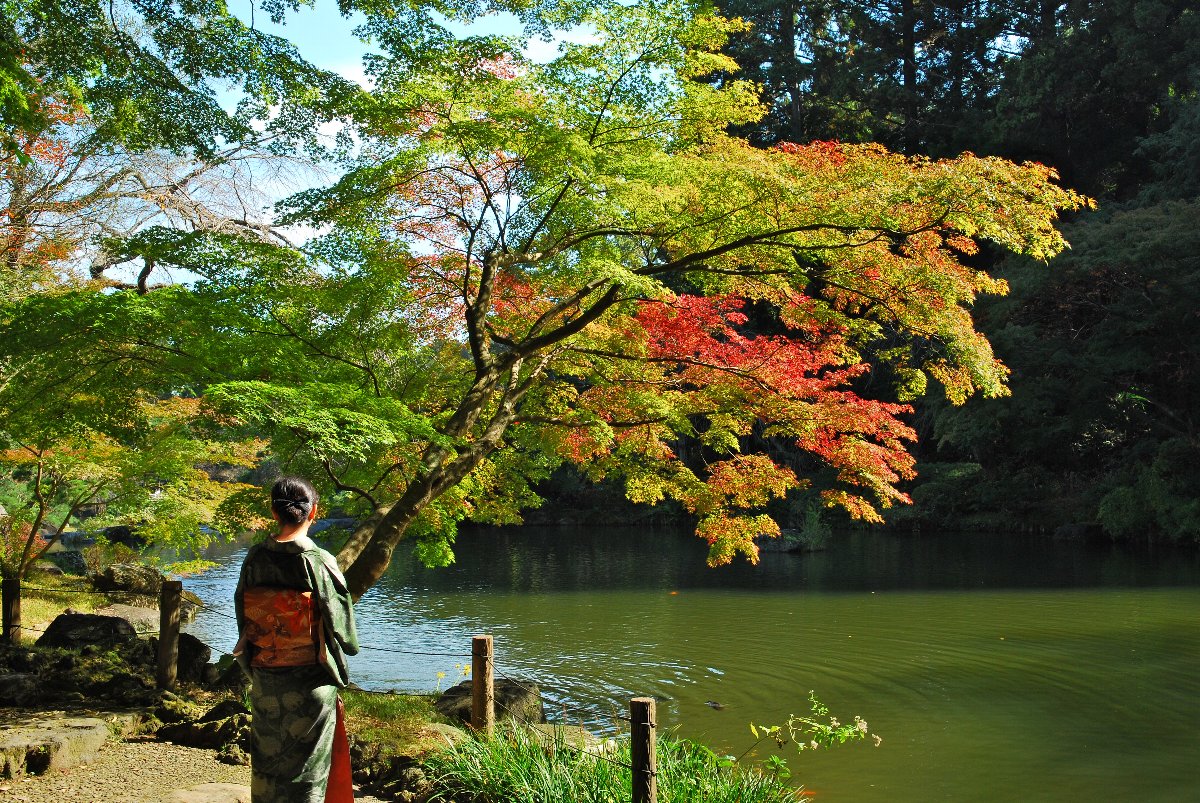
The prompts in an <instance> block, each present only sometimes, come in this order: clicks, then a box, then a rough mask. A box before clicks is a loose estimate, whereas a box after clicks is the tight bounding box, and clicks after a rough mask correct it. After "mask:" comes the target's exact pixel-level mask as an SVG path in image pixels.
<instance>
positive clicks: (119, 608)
mask: <svg viewBox="0 0 1200 803" xmlns="http://www.w3.org/2000/svg"><path fill="white" fill-rule="evenodd" d="M94 613H95V614H96V615H97V616H115V617H117V618H118V619H124V620H125V621H126V622H129V625H130V627H132V628H133V629H134V630H136V631H137V634H138V635H139V636H149V635H152V634H154V633H157V632H158V621H159V612H158V610H157V609H156V608H140V607H137V606H135V605H125V604H122V603H118V604H116V605H105V606H104V607H103V608H97V609H96V610H95V612H94Z"/></svg>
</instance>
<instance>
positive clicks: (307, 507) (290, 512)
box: [271, 477, 317, 524]
mask: <svg viewBox="0 0 1200 803" xmlns="http://www.w3.org/2000/svg"><path fill="white" fill-rule="evenodd" d="M316 503H317V491H316V489H315V488H313V486H312V483H311V482H309V481H308V480H306V479H304V478H303V477H284V478H283V479H281V480H279V481H278V482H276V483H275V485H274V486H273V487H272V488H271V509H272V510H274V511H275V513H276V514H277V515H278V516H279V520H280V522H282V523H284V524H300V523H302V522H303V521H304V520H305V519H307V518H308V516H309V514H310V513H312V509H313V505H315V504H316Z"/></svg>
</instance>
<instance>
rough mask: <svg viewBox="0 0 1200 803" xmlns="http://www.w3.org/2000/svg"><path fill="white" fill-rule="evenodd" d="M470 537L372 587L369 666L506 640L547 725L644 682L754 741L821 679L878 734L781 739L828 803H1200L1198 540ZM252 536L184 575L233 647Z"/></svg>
mask: <svg viewBox="0 0 1200 803" xmlns="http://www.w3.org/2000/svg"><path fill="white" fill-rule="evenodd" d="M456 552H457V556H458V562H457V563H456V564H455V565H454V566H452V567H450V568H448V569H440V570H429V569H425V568H423V567H421V566H419V565H417V564H416V563H415V562H414V560H413V559H412V556H411V553H410V552H408V551H405V550H403V549H402V550H400V551H398V553H397V557H396V559H395V560H394V561H393V565H392V567H391V569H390V571H389V573H388V574H387V575H386V576H385V577H384V579H383V580H382V581H381V582H380V583H379V584H378V585H377V586H376V587H375V588H373V589H372V590H371V591H370V592H368V593H367V595H366V596H365V597H364V598H363V600H362V601H361V603H360V605H359V607H358V621H359V633H360V637H361V640H362V643H363V644H364V645H366V646H370V647H375V648H377V649H374V650H364V651H363V652H362V653H360V655H359V656H358V657H357V658H355V659H354V660H353V663H352V665H351V667H352V673H353V674H354V676H355V680H356V682H358V683H359V684H360V685H362V686H363V687H366V688H372V689H398V690H406V691H430V690H432V689H434V688H435V687H439V686H440V687H441V688H445V687H446V686H448V685H451V684H453V683H454V682H457V680H459V679H460V678H461V674H460V672H459V670H458V669H457V668H456V667H457V666H459V665H465V664H468V663H469V658H468V655H469V652H470V638H471V636H472V635H473V634H477V633H492V634H493V635H494V636H495V642H496V654H497V657H496V661H497V665H498V669H499V671H500V672H501V673H502V674H504V675H508V676H510V677H514V678H531V679H534V680H536V681H537V682H538V683H539V684H540V685H541V687H542V689H543V691H544V693H545V698H546V700H547V704H548V709H549V710H550V715H551V719H563V718H564V717H565V719H567V720H569V721H571V722H579V721H582V722H584V723H586V724H588V725H589V726H590V727H592V728H593V729H595V730H600V731H603V730H606V729H609V728H611V727H612V722H613V718H612V714H613V712H614V711H617V712H624V711H626V710H627V707H628V700H629V698H630V697H632V696H642V695H650V696H654V697H656V698H658V700H659V701H660V702H659V704H658V710H659V719H660V721H661V722H662V723H663V724H665V725H667V726H672V727H676V728H677V729H678V732H679V733H680V734H681V735H683V736H686V737H690V738H695V739H698V740H700V741H703V742H705V743H707V744H709V745H710V746H712V747H714V748H715V749H717V750H718V751H719V752H728V753H732V754H740V753H742V752H743V751H745V750H747V749H748V748H749V747H750V746H751V745H752V744H753V742H754V738H753V737H752V736H751V734H750V729H749V723H751V722H755V723H759V724H774V723H781V722H783V721H784V720H785V719H786V717H787V715H788V714H789V713H807V710H808V701H807V697H808V692H809V690H815V691H816V693H817V696H818V697H819V698H820V699H821V700H822V701H823V702H824V703H826V704H827V705H828V706H829V707H830V709H831V711H832V713H833V714H834V715H835V716H839V717H840V718H842V719H843V720H844V721H848V720H850V719H851V718H852V717H853V715H855V714H860V715H862V716H863V718H864V719H866V720H867V721H868V722H869V723H870V727H871V729H872V730H873V731H874V732H876V733H878V734H880V735H881V736H882V737H883V743H882V745H881V746H880V747H878V748H874V747H871V746H869V744H867V743H865V742H858V743H854V744H851V745H847V746H843V747H841V748H837V749H834V750H830V751H816V752H809V751H806V752H804V753H802V754H799V755H797V754H796V753H795V752H794V750H793V751H792V752H791V753H788V752H787V751H786V750H785V751H783V752H782V755H784V757H786V758H789V763H790V765H791V766H792V768H793V770H794V772H795V775H796V779H795V780H796V781H797V782H799V783H802V784H803V785H804V786H805V788H806V789H807V790H809V791H810V792H811V793H813V795H814V798H815V799H816V800H818V801H829V802H830V803H838V802H839V801H853V802H854V803H874V801H897V802H900V803H905V802H907V801H931V800H933V801H1001V800H1004V801H1009V800H1026V801H1046V802H1047V803H1050V802H1051V801H1053V802H1054V803H1059V802H1060V801H1075V800H1110V799H1120V800H1135V801H1139V803H1151V801H1164V802H1165V801H1171V803H1177V802H1178V801H1185V800H1200V770H1198V769H1197V758H1198V756H1200V728H1198V727H1197V723H1198V722H1200V671H1198V667H1200V555H1197V553H1196V552H1194V551H1182V550H1180V551H1171V550H1165V551H1160V552H1146V551H1132V550H1124V549H1119V548H1112V547H1101V548H1097V547H1091V546H1085V545H1080V544H1069V545H1068V544H1058V543H1053V542H1049V541H1047V540H1046V539H1035V538H1026V537H1017V536H1012V535H995V534H992V535H984V534H939V535H924V536H904V537H898V536H894V535H888V534H885V533H851V534H845V535H840V536H836V537H835V538H834V539H833V541H832V542H831V544H830V548H829V549H828V550H826V551H823V552H818V553H810V554H803V555H794V554H764V555H763V558H762V561H761V563H760V564H759V565H758V566H749V565H747V564H745V563H744V562H743V563H741V564H738V565H734V566H730V567H725V568H721V569H709V568H707V567H705V565H704V554H705V545H704V544H703V543H702V542H700V541H699V540H697V539H696V538H695V537H694V536H690V535H687V534H683V533H678V532H673V531H636V530H614V529H588V530H573V529H572V530H568V529H553V530H545V529H535V528H519V529H500V530H479V531H473V532H467V533H464V534H462V535H461V536H460V537H459V542H458V545H457V548H456ZM243 555H244V549H241V548H227V549H226V550H224V551H223V554H219V555H217V556H215V559H216V560H218V561H220V563H221V566H220V567H219V568H218V569H215V570H212V571H210V572H208V573H206V574H204V575H201V576H199V577H194V578H189V579H188V580H187V581H186V584H185V587H186V588H188V589H190V590H192V591H194V592H196V593H197V594H199V595H200V596H201V597H202V598H203V599H204V600H205V601H206V602H208V603H210V604H212V605H215V606H218V608H223V612H224V613H225V614H226V615H225V616H221V615H219V612H209V613H202V614H201V616H200V618H198V619H197V621H196V622H195V623H194V624H192V625H191V626H190V628H189V629H190V631H191V632H192V633H194V634H196V635H197V636H199V637H201V638H202V639H204V640H205V641H207V642H208V643H209V644H212V645H213V646H214V647H215V648H216V649H217V650H218V651H219V650H222V649H224V650H228V649H229V648H230V646H231V645H232V644H233V643H234V641H235V640H236V636H235V634H234V632H233V629H232V622H231V620H230V619H229V618H228V614H229V613H231V612H232V603H231V602H230V597H231V594H232V589H233V585H234V583H235V582H236V577H237V569H238V566H239V564H240V562H241V559H242V556H243ZM378 648H383V649H384V650H390V651H388V652H385V651H383V650H381V649H378ZM414 653H434V654H431V655H420V654H414ZM439 673H443V674H444V677H443V678H439ZM711 703H718V704H719V705H720V707H719V708H718V707H714V706H713V705H711ZM788 749H789V750H790V749H791V748H788ZM773 751H775V748H774V746H773V745H772V746H770V748H768V747H767V746H765V745H763V746H760V747H759V748H758V749H757V750H756V751H754V752H752V753H751V756H755V757H758V758H762V757H765V756H766V755H769V754H770V753H771V752H773Z"/></svg>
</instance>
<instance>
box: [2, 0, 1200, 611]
mask: <svg viewBox="0 0 1200 803" xmlns="http://www.w3.org/2000/svg"><path fill="white" fill-rule="evenodd" d="M301 5H303V4H300V3H291V2H286V1H285V2H277V1H276V0H267V1H266V2H263V3H261V4H260V8H261V11H262V13H263V14H264V15H266V16H268V17H270V18H271V19H272V20H273V21H275V22H276V23H285V22H286V21H287V20H288V18H289V15H292V14H295V13H299V11H300V10H301V9H300V6H301ZM718 5H719V4H718ZM0 8H3V11H4V14H3V25H2V26H0V99H2V100H3V104H4V105H3V110H4V119H3V131H2V132H0V179H2V181H0V209H2V218H0V252H2V253H0V256H2V265H0V469H2V474H0V504H2V505H3V508H4V510H3V511H0V545H2V546H3V555H0V557H3V561H0V563H2V567H3V570H4V572H5V574H6V576H7V575H8V574H20V573H21V572H23V571H25V569H26V568H27V567H28V566H29V565H30V564H31V562H32V561H33V560H34V559H35V558H36V557H37V556H38V555H39V554H41V553H42V552H43V551H44V550H45V548H46V547H47V545H48V544H50V543H52V542H53V541H54V540H56V539H57V538H60V537H61V536H62V535H63V533H64V532H65V531H66V530H67V529H69V528H73V527H76V526H86V527H88V528H91V529H93V530H94V529H97V528H100V527H102V526H104V525H123V526H132V527H134V528H136V529H137V530H138V532H139V533H140V534H141V537H144V538H146V539H148V540H151V541H158V542H160V543H165V544H174V545H176V546H183V545H188V544H191V545H196V544H197V543H202V542H203V541H205V540H206V539H209V538H211V537H213V536H214V534H215V533H216V532H218V531H223V532H227V533H233V532H240V531H243V530H244V529H245V528H248V527H262V526H265V524H266V519H265V512H264V509H263V507H262V499H261V496H262V491H261V485H262V484H263V482H264V481H265V480H266V479H267V478H268V477H269V476H271V475H272V474H277V473H278V472H280V471H293V472H299V473H303V474H306V475H309V476H312V477H315V478H316V479H317V480H318V482H319V483H320V484H321V489H322V492H323V494H324V495H325V501H326V505H327V507H331V508H333V509H335V510H337V511H340V512H342V513H344V514H347V515H350V516H354V517H355V518H356V519H357V520H358V521H359V524H358V526H357V529H356V530H355V532H354V533H353V534H352V535H351V536H350V537H349V539H348V540H347V542H346V544H345V545H344V546H343V548H342V550H341V553H340V554H339V560H340V561H341V562H342V564H343V566H344V567H346V569H347V576H348V577H349V578H350V582H351V584H352V586H353V587H354V589H355V591H356V593H362V591H363V590H365V589H366V588H369V587H370V585H371V584H372V583H373V582H375V580H376V579H377V578H378V577H379V576H380V574H381V573H382V572H383V570H384V569H385V568H386V566H387V564H388V561H389V560H390V558H391V554H392V551H393V549H394V548H395V547H396V544H397V543H398V542H399V541H400V540H401V539H402V538H415V539H416V540H417V541H418V554H419V555H420V556H421V557H422V558H423V559H425V560H426V561H427V562H429V563H431V564H437V563H445V562H447V561H449V560H452V559H453V552H452V544H453V540H454V534H455V531H456V527H457V525H458V523H460V522H464V521H475V522H483V523H492V524H512V523H519V522H521V521H522V520H523V519H522V517H523V515H525V512H526V511H528V510H530V509H533V508H536V507H537V506H538V504H539V503H540V501H541V500H542V499H543V498H550V499H553V500H555V501H556V502H558V504H557V505H555V506H553V508H554V510H555V511H562V510H563V509H564V507H567V506H575V505H588V504H590V505H595V504H597V496H596V493H597V492H596V491H594V490H585V489H584V488H583V487H582V484H584V483H586V484H587V485H588V487H589V488H594V487H596V486H597V485H598V487H600V489H601V491H600V493H601V494H603V493H608V492H615V493H618V494H620V495H621V496H622V497H623V498H626V499H628V500H629V501H631V502H634V503H648V504H660V507H659V508H658V509H659V510H663V509H664V507H665V508H666V510H667V512H668V513H671V512H674V513H678V514H679V515H683V516H686V517H687V518H688V520H689V521H690V522H691V523H692V524H693V525H694V526H695V528H696V531H697V534H698V535H700V536H701V537H702V538H704V539H705V540H707V542H708V543H709V546H710V553H709V560H710V562H711V563H713V564H720V563H725V562H728V561H730V560H732V559H733V558H734V557H736V556H738V555H743V556H746V557H748V558H750V559H754V558H755V557H756V556H757V548H756V546H755V539H756V538H758V537H759V536H770V535H774V534H777V533H778V532H779V528H780V526H781V525H782V526H784V527H796V526H798V525H804V526H811V527H817V528H820V527H827V526H829V525H830V524H835V523H839V522H840V521H841V519H839V518H838V517H840V516H843V515H844V516H848V517H849V518H850V519H852V520H859V521H866V522H873V523H876V524H878V523H884V522H890V523H891V524H893V525H895V526H897V527H910V526H915V525H918V524H929V525H935V526H940V527H963V526H969V527H987V528H1003V529H1011V528H1014V527H1016V528H1034V529H1042V530H1046V531H1052V532H1059V533H1061V534H1075V535H1095V536H1099V537H1103V538H1120V539H1135V540H1142V539H1169V540H1173V541H1186V542H1196V541H1200V495H1198V494H1197V493H1196V492H1195V491H1194V488H1195V487H1196V480H1200V473H1198V472H1200V469H1197V465H1198V464H1200V461H1198V460H1197V456H1198V455H1197V451H1198V449H1200V443H1198V441H1197V433H1196V421H1195V413H1194V409H1193V408H1194V400H1195V398H1196V392H1195V390H1196V383H1197V375H1196V374H1197V358H1196V353H1195V349H1194V348H1193V346H1192V343H1193V340H1194V337H1193V336H1194V335H1195V334H1196V329H1197V326H1198V323H1200V321H1198V320H1197V317H1198V316H1197V313H1196V310H1197V309H1198V308H1200V307H1198V306H1197V303H1196V302H1197V301H1198V299H1197V298H1196V294H1197V292H1198V288H1197V277H1198V276H1200V274H1198V271H1200V265H1198V264H1197V256H1196V254H1197V253H1200V249H1198V248H1197V247H1196V246H1197V245H1200V232H1198V231H1197V228H1198V227H1197V225H1196V224H1197V222H1200V215H1198V214H1197V212H1198V211H1200V197H1198V195H1197V193H1198V192H1200V99H1198V95H1200V15H1198V14H1197V12H1196V10H1195V9H1194V8H1193V7H1192V4H1190V3H1188V2H1183V0H1118V2H1106V3H1098V2H1097V3H1089V2H1068V3H1053V2H1030V3H1021V2H1009V3H989V2H974V3H968V2H959V3H943V2H925V1H924V0H898V1H897V2H886V1H885V2H876V3H855V2H812V3H805V2H794V3H790V4H779V3H769V2H751V3H742V2H737V3H733V2H731V3H729V4H727V5H725V6H719V7H717V8H714V7H713V6H711V5H710V4H707V3H692V2H686V1H685V0H656V1H655V2H643V3H632V4H631V3H624V2H615V1H612V2H610V1H608V0H590V1H589V2H583V3H562V2H557V1H556V0H542V1H541V2H533V3H529V2H524V0H521V1H519V2H507V1H506V0H496V2H493V3H485V4H473V3H467V4H462V3H453V2H452V3H439V2H431V3H410V4H392V3H388V2H374V1H373V0H372V2H361V3H359V2H346V3H342V4H339V9H340V10H341V11H342V13H344V14H347V15H349V14H354V15H357V16H356V17H355V19H356V20H358V22H359V27H358V28H357V29H356V33H357V35H358V36H359V38H360V39H361V40H362V41H364V42H369V43H370V45H371V48H373V49H372V50H370V52H369V53H367V54H366V55H365V62H364V63H365V69H366V75H367V79H366V80H365V81H364V82H362V83H358V82H356V81H353V80H350V79H348V78H346V77H345V76H343V75H339V74H337V73H334V72H330V71H328V70H324V69H320V68H318V67H316V66H314V65H313V64H312V63H310V62H309V61H307V60H306V57H305V54H303V53H301V52H300V51H299V50H298V49H297V48H296V47H295V45H294V44H293V43H291V42H290V41H288V40H287V39H286V38H284V37H280V36H277V35H273V34H268V33H265V32H263V31H262V30H260V29H259V28H257V27H255V23H254V18H253V15H252V14H251V15H250V19H248V20H247V19H243V18H240V17H238V16H235V15H234V14H233V13H231V12H230V10H229V9H228V8H226V6H225V5H224V4H223V3H221V2H218V1H217V0H203V1H200V2H195V3H176V2H171V1H170V0H162V1H161V2H157V1H156V2H141V0H137V1H131V2H124V3H102V2H99V1H98V0H95V1H92V0H88V1H87V2H79V3H73V4H70V5H67V4H64V3H62V2H59V1H58V0H34V1H33V2H21V3H15V4H14V3H4V4H2V5H0ZM494 12H503V13H505V14H507V15H508V16H507V19H509V20H510V21H513V24H514V25H516V27H517V28H518V29H519V30H520V31H521V33H520V34H518V35H510V34H506V35H499V34H497V33H488V32H486V24H487V22H488V20H489V19H490V17H489V16H488V15H490V14H492V13H494ZM469 22H475V23H477V24H483V25H484V30H483V32H480V29H479V28H474V29H470V30H469V31H468V32H467V33H464V32H463V28H462V27H456V26H460V24H461V23H469ZM284 30H285V31H286V28H285V29H284ZM563 32H567V33H570V34H571V35H569V36H565V37H564V36H563ZM581 32H584V33H583V34H581ZM538 37H541V38H542V39H553V38H555V37H558V38H559V39H558V49H557V55H554V56H551V57H548V58H545V59H541V60H536V59H533V58H532V57H530V56H529V55H528V50H527V49H528V45H529V43H530V42H531V41H532V40H533V39H534V38H538ZM1068 242H1069V243H1070V249H1069V250H1067V251H1064V248H1065V247H1066V246H1067V243H1068ZM914 469H915V470H914ZM910 501H911V502H913V504H908V502H910ZM600 503H601V504H605V505H607V498H606V497H603V496H602V497H600ZM621 515H625V514H621ZM629 515H631V516H632V515H638V516H640V515H642V514H641V513H636V514H635V513H630V514H629ZM85 522H86V524H85Z"/></svg>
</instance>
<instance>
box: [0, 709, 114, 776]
mask: <svg viewBox="0 0 1200 803" xmlns="http://www.w3.org/2000/svg"><path fill="white" fill-rule="evenodd" d="M108 737H109V730H108V725H107V724H105V722H104V721H103V720H101V719H96V718H94V717H65V716H61V715H59V716H50V717H45V716H43V717H28V718H24V719H16V720H13V721H8V722H5V727H4V729H3V730H2V731H0V778H20V777H22V776H24V775H40V774H41V773H44V772H48V771H50V770H65V769H68V768H70V767H74V766H75V765H76V764H86V763H88V762H90V761H93V760H94V759H95V758H96V754H97V753H99V752H100V748H101V747H102V746H103V745H104V743H105V741H107V740H108Z"/></svg>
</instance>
